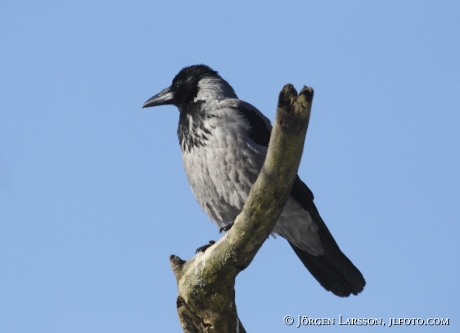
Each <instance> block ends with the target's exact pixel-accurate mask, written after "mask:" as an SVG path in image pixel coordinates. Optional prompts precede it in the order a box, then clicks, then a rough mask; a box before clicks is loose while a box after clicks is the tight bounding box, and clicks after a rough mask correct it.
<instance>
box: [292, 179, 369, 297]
mask: <svg viewBox="0 0 460 333" xmlns="http://www.w3.org/2000/svg"><path fill="white" fill-rule="evenodd" d="M291 196H292V197H293V198H294V199H295V200H296V201H297V202H298V203H300V205H301V206H302V207H303V208H304V209H305V210H307V211H308V212H309V213H310V216H311V217H312V219H313V220H314V221H315V222H316V223H317V225H318V227H319V229H318V236H319V239H320V241H321V245H322V246H323V249H324V254H323V255H318V256H314V255H311V254H310V253H308V252H306V251H304V250H301V249H299V248H298V247H296V246H295V245H294V244H292V243H291V242H289V241H288V242H289V244H290V245H291V247H292V248H293V249H294V251H295V253H296V254H297V256H298V257H299V259H300V260H301V261H302V262H303V264H304V265H305V267H306V268H307V269H308V270H309V271H310V273H311V274H312V275H313V276H314V277H315V279H316V280H318V282H319V283H320V284H321V285H322V286H323V287H324V289H326V290H328V291H331V292H332V293H333V294H334V295H337V296H341V297H346V296H350V294H353V295H357V294H358V293H360V292H361V291H362V290H363V289H364V286H365V285H366V281H365V280H364V277H363V275H362V274H361V272H360V271H359V270H358V269H357V268H356V267H355V265H353V263H352V262H351V261H350V259H348V258H347V256H346V255H345V254H343V253H342V251H341V250H340V248H339V246H338V245H337V243H336V241H335V240H334V237H332V235H331V233H330V231H329V229H328V228H327V226H326V224H325V223H324V221H323V219H322V218H321V216H320V215H319V213H318V210H317V209H316V206H315V204H314V203H313V193H312V192H311V191H310V189H309V188H308V187H307V185H305V184H304V183H303V182H302V181H301V180H300V178H299V176H297V179H296V180H295V182H294V185H293V187H292V191H291Z"/></svg>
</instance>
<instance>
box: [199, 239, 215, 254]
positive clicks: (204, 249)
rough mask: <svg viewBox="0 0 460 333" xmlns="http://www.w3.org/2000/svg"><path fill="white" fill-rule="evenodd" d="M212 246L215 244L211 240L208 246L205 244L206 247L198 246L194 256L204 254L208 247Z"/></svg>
mask: <svg viewBox="0 0 460 333" xmlns="http://www.w3.org/2000/svg"><path fill="white" fill-rule="evenodd" d="M214 244H216V242H215V241H213V240H210V241H209V244H206V245H203V246H200V247H199V248H197V249H196V251H195V253H196V254H198V253H200V252H202V253H204V252H205V251H206V250H207V249H208V248H209V247H211V246H213V245H214Z"/></svg>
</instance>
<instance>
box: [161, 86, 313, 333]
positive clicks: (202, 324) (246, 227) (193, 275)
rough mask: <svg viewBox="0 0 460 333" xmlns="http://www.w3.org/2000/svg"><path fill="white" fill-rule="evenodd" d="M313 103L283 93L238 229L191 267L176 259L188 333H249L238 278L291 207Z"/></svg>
mask: <svg viewBox="0 0 460 333" xmlns="http://www.w3.org/2000/svg"><path fill="white" fill-rule="evenodd" d="M312 100H313V89H312V88H309V87H304V88H303V89H302V90H301V91H300V94H299V95H297V91H296V90H295V89H294V87H293V86H292V85H290V84H288V85H286V86H284V87H283V90H282V91H281V93H280V95H279V99H278V108H277V113H276V119H275V122H274V127H273V130H272V133H271V137H270V144H269V147H268V152H267V156H266V159H265V163H264V165H263V167H262V170H261V172H260V174H259V177H258V178H257V181H256V182H255V183H254V185H253V186H252V189H251V191H250V193H249V196H248V199H247V200H246V203H245V205H244V208H243V210H242V212H241V213H240V214H239V215H238V217H237V218H236V220H235V222H234V225H233V227H232V228H231V229H230V231H229V232H228V233H227V234H225V235H224V236H223V237H222V238H221V239H220V240H219V241H218V242H217V243H215V244H214V245H213V246H211V247H210V248H208V249H207V250H206V251H205V252H204V253H199V254H197V255H196V256H194V257H193V258H191V259H190V260H188V261H184V260H182V259H180V258H179V257H177V256H175V255H171V257H170V263H171V267H172V269H173V272H174V275H175V276H176V280H177V285H178V289H179V296H178V298H177V310H178V314H179V319H180V322H181V325H182V328H183V330H184V332H186V333H192V332H200V333H201V332H207V333H208V332H219V333H222V332H239V333H245V332H246V331H245V329H244V327H243V325H242V324H241V322H240V321H239V319H238V315H237V311H236V304H235V289H234V286H235V278H236V276H237V275H238V273H239V272H241V271H242V270H244V269H245V268H246V267H247V266H249V264H250V263H251V261H252V260H253V259H254V256H255V255H256V253H257V251H258V250H259V249H260V247H261V246H262V244H263V243H264V242H265V240H266V239H267V238H268V236H269V235H270V233H271V232H272V230H273V227H274V226H275V224H276V222H277V221H278V218H279V216H280V215H281V212H282V210H283V208H284V206H285V205H286V202H287V200H288V198H289V195H290V191H291V187H292V184H293V182H294V179H295V177H296V175H297V169H298V167H299V164H300V159H301V157H302V151H303V145H304V141H305V135H306V132H307V127H308V121H309V119H310V111H311V104H312Z"/></svg>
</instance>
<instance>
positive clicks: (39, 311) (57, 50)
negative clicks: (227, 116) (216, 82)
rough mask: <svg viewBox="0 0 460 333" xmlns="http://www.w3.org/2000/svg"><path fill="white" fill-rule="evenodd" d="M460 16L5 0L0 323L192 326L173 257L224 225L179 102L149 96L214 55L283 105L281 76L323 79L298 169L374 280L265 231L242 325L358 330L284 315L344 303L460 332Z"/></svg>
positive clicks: (240, 88) (252, 98)
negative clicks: (336, 285)
mask: <svg viewBox="0 0 460 333" xmlns="http://www.w3.org/2000/svg"><path fill="white" fill-rule="evenodd" d="M459 17H460V5H459V3H458V2H456V1H442V2H439V1H438V2H435V1H373V2H371V1H355V2H342V1H328V2H320V1H284V2H274V1H254V2H251V3H250V4H248V3H247V2H242V1H236V2H227V3H225V4H223V3H216V2H213V1H174V2H173V1H171V2H166V1H163V2H154V1H130V2H121V1H110V2H109V1H92V2H74V3H71V2H58V1H40V2H31V1H21V0H18V1H11V0H3V1H1V2H0V33H1V43H0V96H1V98H0V331H1V332H8V333H14V332H27V333H31V332H59V333H64V332H65V333H67V332H69V333H70V332H87V333H89V332H152V331H158V328H159V327H161V328H163V331H164V332H182V330H181V328H180V325H179V322H178V319H177V314H176V309H175V299H176V296H177V289H176V282H175V279H174V276H173V274H172V272H171V269H170V267H169V261H168V257H169V255H170V254H177V255H179V256H180V257H182V258H184V259H187V258H190V257H191V256H193V254H194V250H195V249H196V248H197V247H198V246H200V245H203V244H205V243H206V242H207V241H208V240H210V239H215V240H216V239H218V238H219V237H220V235H219V234H218V232H217V228H216V227H215V226H214V225H213V224H212V223H211V222H209V220H208V219H207V217H206V215H205V214H204V213H203V212H202V211H201V209H200V207H199V206H198V204H197V203H196V202H195V199H194V197H193V194H192V192H191V191H190V189H189V186H188V184H187V180H186V177H185V173H184V171H183V166H182V161H181V157H180V150H179V146H178V141H177V137H176V128H177V121H178V112H177V110H176V109H175V108H174V107H171V106H165V107H161V108H154V109H146V110H142V109H141V105H142V104H143V102H144V101H145V100H147V99H148V98H149V97H151V96H152V95H153V94H155V93H157V92H159V91H160V90H161V89H163V88H165V87H167V86H168V85H169V84H170V82H171V80H172V78H173V77H174V75H175V74H176V73H177V72H178V71H179V70H180V69H181V68H182V67H184V66H187V65H191V64H196V63H205V64H207V65H210V66H211V67H213V68H214V69H216V70H218V71H219V72H220V74H221V75H222V76H223V77H224V78H225V79H226V80H227V81H229V82H230V84H232V86H233V87H234V88H235V90H236V92H237V94H238V96H239V97H240V98H241V99H243V100H246V101H248V102H250V103H251V104H253V105H254V106H256V107H257V108H259V109H260V110H261V111H262V112H263V113H265V114H266V115H267V116H268V117H269V118H270V119H273V118H274V113H275V109H276V101H277V96H278V93H279V91H280V90H281V88H282V87H283V85H285V84H286V83H292V84H294V85H295V86H296V87H297V88H298V89H300V88H301V87H302V86H303V85H308V86H312V87H313V88H314V89H315V99H314V103H313V109H312V117H311V120H310V126H309V131H308V134H307V139H306V144H305V150H304V154H303V159H302V163H301V166H300V169H299V174H300V176H301V178H302V179H303V180H304V181H305V182H306V183H307V184H308V186H309V187H310V188H311V189H312V190H313V192H314V194H315V202H316V205H317V206H318V209H319V211H320V213H321V215H322V217H323V218H324V220H325V221H326V223H327V225H328V226H329V229H330V230H331V232H332V234H333V235H334V237H335V239H336V240H337V242H338V243H339V245H340V247H341V248H342V250H343V251H344V252H345V253H346V254H347V256H348V257H350V259H351V260H352V261H353V262H354V263H355V264H356V266H357V267H359V269H360V270H361V271H362V272H363V274H364V276H365V278H366V280H367V286H366V288H365V290H364V292H363V293H362V294H360V295H359V296H357V297H350V298H346V299H341V298H338V297H335V296H334V295H332V294H331V293H328V292H326V291H325V290H323V289H322V288H321V287H320V286H319V284H318V283H317V282H316V281H315V280H314V279H313V278H312V277H311V276H310V274H309V273H308V272H307V271H306V270H305V268H304V267H303V266H302V264H301V263H300V261H299V260H298V259H297V258H296V256H295V254H294V253H293V252H292V250H291V249H290V248H289V246H288V244H287V243H286V242H285V241H284V240H283V239H281V238H278V239H277V240H273V239H270V240H268V241H267V242H266V243H265V244H264V246H263V247H262V249H261V250H260V252H259V253H258V255H257V256H256V258H255V260H254V262H253V263H252V265H251V266H250V267H249V268H248V269H247V270H246V271H244V272H243V273H241V274H240V276H238V278H237V281H236V298H237V306H238V311H239V315H240V318H241V320H242V322H243V324H244V325H245V327H246V329H247V331H248V332H293V331H296V330H307V329H316V330H318V331H321V332H323V331H324V332H332V331H350V330H351V329H352V328H350V327H347V326H338V325H335V326H328V327H326V326H324V327H316V328H311V327H301V328H299V329H296V328H295V327H294V326H295V325H294V326H290V327H289V326H286V325H284V324H283V321H282V319H283V317H284V316H285V315H292V316H294V317H297V316H298V315H304V316H308V317H313V318H316V317H327V318H335V319H336V320H338V316H339V315H343V316H344V317H345V318H347V317H354V318H367V317H372V318H383V319H384V320H385V321H388V318H389V317H393V318H405V317H415V318H423V319H427V318H450V326H444V327H443V326H437V327H429V328H426V330H430V332H438V331H440V332H447V331H451V332H454V331H456V332H458V329H459V324H458V322H459V320H460V317H459V315H458V313H459V310H460V307H459V302H458V298H459V296H460V292H459V291H460V287H459V283H458V281H457V280H458V276H459V275H460V269H459V267H460V262H459V245H458V244H459V231H460V227H459V216H460V205H459V201H458V200H459V197H460V176H459V170H460V130H459V125H460V114H459V105H460V94H459V89H460V60H459V59H460V20H459ZM361 329H362V330H363V331H366V332H367V331H369V332H374V331H378V330H379V329H380V328H379V327H362V328H361ZM393 329H395V330H401V331H404V332H413V331H416V330H417V331H419V330H424V329H425V328H422V327H418V326H403V327H399V328H393Z"/></svg>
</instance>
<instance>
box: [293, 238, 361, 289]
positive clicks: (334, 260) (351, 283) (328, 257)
mask: <svg viewBox="0 0 460 333" xmlns="http://www.w3.org/2000/svg"><path fill="white" fill-rule="evenodd" d="M321 243H322V244H323V248H324V255H319V256H314V255H311V254H310V253H308V252H306V251H303V250H301V249H299V248H298V247H296V246H295V245H293V244H291V242H289V244H290V245H291V247H292V248H293V249H294V252H295V253H296V254H297V256H298V257H299V259H300V260H301V261H302V263H303V264H304V265H305V267H306V268H307V269H308V270H309V271H310V273H311V275H313V276H314V277H315V279H316V280H317V281H318V282H319V283H320V284H321V285H322V286H323V287H324V289H326V290H328V291H331V292H332V293H333V294H334V295H337V296H340V297H346V296H350V294H353V295H357V294H358V293H359V292H361V291H362V290H363V288H364V286H365V285H366V281H365V280H364V277H363V275H362V274H361V272H360V271H359V270H358V269H357V268H356V267H355V265H353V263H352V262H351V261H350V259H348V258H347V257H346V256H345V255H344V254H343V253H342V251H340V249H339V248H338V247H334V246H333V245H332V244H328V245H329V246H327V245H326V244H325V242H323V239H322V240H321ZM326 243H327V242H326ZM325 245H326V246H325ZM331 245H332V246H331Z"/></svg>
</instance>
